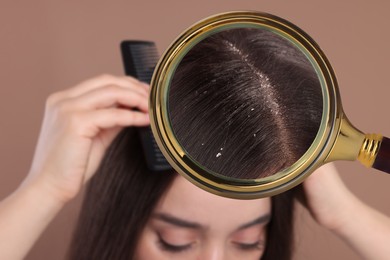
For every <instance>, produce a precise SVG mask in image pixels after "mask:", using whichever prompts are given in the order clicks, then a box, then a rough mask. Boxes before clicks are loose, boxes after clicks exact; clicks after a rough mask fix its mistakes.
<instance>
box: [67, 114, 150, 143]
mask: <svg viewBox="0 0 390 260" xmlns="http://www.w3.org/2000/svg"><path fill="white" fill-rule="evenodd" d="M73 125H74V126H75V127H77V128H79V129H80V133H81V134H82V135H83V136H85V137H90V138H92V137H95V136H96V135H97V134H99V133H100V131H101V130H102V129H109V128H115V127H118V126H120V127H128V126H147V125H149V115H148V114H147V113H143V112H140V111H131V110H127V109H119V108H109V109H100V110H94V111H88V112H85V113H83V114H81V115H79V116H78V117H77V120H76V121H74V124H73Z"/></svg>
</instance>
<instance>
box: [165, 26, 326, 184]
mask: <svg viewBox="0 0 390 260" xmlns="http://www.w3.org/2000/svg"><path fill="white" fill-rule="evenodd" d="M168 105H169V109H168V111H169V120H170V123H171V126H172V129H173V133H174V135H175V137H176V139H177V140H178V142H179V144H180V145H181V146H182V148H183V150H184V151H185V153H186V154H187V155H188V157H189V158H191V159H192V160H194V162H196V163H197V164H199V165H200V167H203V168H204V169H205V170H207V171H208V172H212V173H213V174H215V175H216V176H224V177H227V178H234V179H239V180H251V179H252V180H253V179H261V178H264V177H269V176H272V175H273V174H275V173H277V172H280V171H282V170H283V169H285V168H287V167H289V166H291V165H292V164H294V163H295V162H296V161H297V160H298V159H299V158H300V157H301V156H302V155H303V154H304V153H305V152H306V151H307V150H308V148H309V147H310V145H311V144H312V143H313V140H314V139H315V137H316V135H317V132H318V129H319V127H320V124H321V119H322V114H323V95H322V89H321V84H320V81H319V79H318V75H317V73H316V70H315V69H314V67H313V66H312V63H311V61H310V60H309V59H308V58H307V56H306V55H305V54H304V53H303V52H302V51H301V50H300V49H299V48H298V47H296V46H295V45H294V44H293V43H292V42H291V41H289V40H288V39H286V38H284V37H282V36H281V35H278V34H277V33H275V32H273V31H270V30H266V29H262V28H247V27H243V28H234V29H226V30H223V31H220V32H217V33H214V34H212V35H210V36H208V37H207V38H205V39H203V40H201V41H200V42H198V43H197V44H196V45H194V46H193V47H192V48H191V49H190V50H189V51H188V52H187V53H186V54H185V55H184V57H183V58H182V59H181V61H180V62H179V63H178V65H177V67H176V69H175V72H174V74H173V76H172V80H171V82H170V85H169V90H168Z"/></svg>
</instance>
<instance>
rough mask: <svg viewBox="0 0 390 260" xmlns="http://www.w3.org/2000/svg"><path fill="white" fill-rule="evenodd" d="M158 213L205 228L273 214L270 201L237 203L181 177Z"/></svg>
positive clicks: (164, 198) (160, 204) (159, 206)
mask: <svg viewBox="0 0 390 260" xmlns="http://www.w3.org/2000/svg"><path fill="white" fill-rule="evenodd" d="M156 212H164V213H169V214H171V215H174V216H176V217H179V218H182V219H186V220H191V221H194V222H198V223H200V224H202V225H206V226H211V227H217V226H223V225H224V226H225V228H228V226H235V225H237V226H239V225H241V224H242V223H245V222H248V221H252V220H254V219H256V218H258V217H260V216H262V215H265V214H269V213H270V212H271V200H270V199H269V198H263V199H256V200H237V199H230V198H224V197H220V196H217V195H214V194H212V193H209V192H206V191H204V190H202V189H200V188H198V187H196V186H195V185H193V184H192V183H190V182H189V181H187V180H186V179H184V178H183V177H182V176H180V175H177V177H176V178H175V180H174V181H173V184H172V186H171V187H170V188H169V189H168V191H167V192H166V193H165V194H164V196H163V197H162V198H161V200H160V202H159V203H158V205H157V207H156Z"/></svg>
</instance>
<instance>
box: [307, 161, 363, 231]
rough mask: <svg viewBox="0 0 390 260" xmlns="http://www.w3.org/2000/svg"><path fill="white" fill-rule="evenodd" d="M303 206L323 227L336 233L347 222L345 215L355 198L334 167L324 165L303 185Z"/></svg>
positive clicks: (355, 201) (353, 203)
mask: <svg viewBox="0 0 390 260" xmlns="http://www.w3.org/2000/svg"><path fill="white" fill-rule="evenodd" d="M303 189H304V193H305V203H304V204H305V206H306V207H307V208H308V210H309V211H310V213H311V215H312V216H313V218H314V219H315V220H316V221H317V222H318V223H319V224H320V225H322V226H323V227H325V228H328V229H330V230H333V231H336V232H337V230H339V229H340V228H342V225H343V223H344V221H348V218H349V216H347V214H348V213H349V212H352V210H349V209H351V208H352V207H354V206H355V205H356V203H357V201H358V200H357V198H356V197H355V196H354V195H353V194H352V193H351V192H350V191H349V189H348V188H347V187H346V186H345V185H344V183H343V181H342V180H341V178H340V176H339V175H338V172H337V170H336V167H335V166H334V165H333V164H332V163H329V164H326V165H324V166H322V167H320V168H319V169H317V170H316V171H315V172H313V173H312V174H311V176H309V177H308V178H307V180H306V181H304V183H303Z"/></svg>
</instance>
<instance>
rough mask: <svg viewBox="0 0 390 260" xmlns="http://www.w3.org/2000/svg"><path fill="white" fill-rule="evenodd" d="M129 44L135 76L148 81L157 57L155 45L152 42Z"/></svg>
mask: <svg viewBox="0 0 390 260" xmlns="http://www.w3.org/2000/svg"><path fill="white" fill-rule="evenodd" d="M130 46H131V48H130V52H131V55H132V56H133V61H134V67H135V70H136V73H137V78H138V79H139V80H141V81H143V82H146V83H150V80H151V79H152V76H153V71H154V67H155V66H156V64H157V61H158V58H159V56H158V53H157V48H156V46H155V45H154V44H147V45H141V44H134V45H130Z"/></svg>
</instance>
